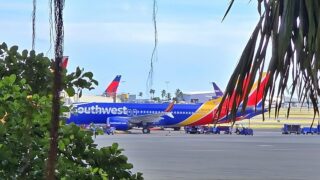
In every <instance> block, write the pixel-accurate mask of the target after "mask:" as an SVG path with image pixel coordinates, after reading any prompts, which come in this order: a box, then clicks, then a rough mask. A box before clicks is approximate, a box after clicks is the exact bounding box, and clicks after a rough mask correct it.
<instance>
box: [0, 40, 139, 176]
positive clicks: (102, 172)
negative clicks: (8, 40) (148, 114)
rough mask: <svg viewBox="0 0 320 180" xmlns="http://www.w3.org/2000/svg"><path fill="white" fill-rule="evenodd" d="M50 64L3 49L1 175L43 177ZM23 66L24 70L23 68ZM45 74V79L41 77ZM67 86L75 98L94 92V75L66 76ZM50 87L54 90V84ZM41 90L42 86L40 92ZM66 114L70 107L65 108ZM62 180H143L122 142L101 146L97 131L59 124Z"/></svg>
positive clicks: (79, 71)
mask: <svg viewBox="0 0 320 180" xmlns="http://www.w3.org/2000/svg"><path fill="white" fill-rule="evenodd" d="M50 67H51V61H50V60H49V59H48V58H46V57H44V56H43V54H36V53H35V52H34V51H30V53H28V51H27V50H24V51H22V53H21V54H20V53H18V47H17V46H13V47H11V48H10V49H8V48H7V45H6V44H5V43H3V44H2V45H1V47H0V89H1V93H0V162H1V163H0V177H1V178H4V179H42V178H43V177H44V168H45V166H46V160H47V158H48V157H47V156H48V149H49V126H50V119H51V99H52V97H51V95H49V94H50V92H51V91H50V88H49V87H50V86H51V84H52V72H51V71H50ZM21 68H22V69H21ZM38 76H41V77H38ZM64 78H65V79H64V86H63V87H64V88H65V89H69V91H71V94H72V90H70V89H72V88H73V87H75V88H77V91H78V92H81V90H82V89H83V88H87V89H92V84H97V82H96V81H95V80H94V79H92V78H93V74H92V73H91V72H84V70H83V69H80V68H77V70H76V72H75V73H71V74H69V75H67V74H66V72H64ZM49 84H50V86H49ZM40 87H41V88H40ZM73 92H75V90H73ZM61 110H62V112H66V111H67V110H68V108H66V107H62V109H61ZM59 126H60V127H59V132H58V135H59V137H58V139H59V141H58V149H59V152H58V163H57V167H56V178H57V179H143V178H142V174H141V173H137V174H134V173H132V172H131V171H130V170H131V169H132V167H133V166H132V164H130V163H128V162H127V160H128V159H127V157H126V156H124V155H122V151H123V149H119V148H118V144H113V145H112V146H111V147H104V148H101V149H98V148H97V145H96V144H94V141H93V139H92V136H93V134H92V132H90V131H83V130H81V129H80V128H79V127H78V126H76V125H74V124H69V125H65V124H64V120H61V121H60V125H59Z"/></svg>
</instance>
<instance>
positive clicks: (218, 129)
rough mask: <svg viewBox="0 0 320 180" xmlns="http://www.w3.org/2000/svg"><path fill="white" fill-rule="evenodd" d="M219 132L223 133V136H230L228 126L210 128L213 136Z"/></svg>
mask: <svg viewBox="0 0 320 180" xmlns="http://www.w3.org/2000/svg"><path fill="white" fill-rule="evenodd" d="M221 132H224V134H232V132H231V128H230V126H218V127H214V128H212V133H213V134H220V133H221Z"/></svg>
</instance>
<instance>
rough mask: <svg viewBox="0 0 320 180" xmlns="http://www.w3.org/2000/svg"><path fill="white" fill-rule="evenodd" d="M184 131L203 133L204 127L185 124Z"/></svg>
mask: <svg viewBox="0 0 320 180" xmlns="http://www.w3.org/2000/svg"><path fill="white" fill-rule="evenodd" d="M184 130H185V132H186V133H187V134H188V133H189V134H203V133H204V128H203V127H202V126H185V127H184Z"/></svg>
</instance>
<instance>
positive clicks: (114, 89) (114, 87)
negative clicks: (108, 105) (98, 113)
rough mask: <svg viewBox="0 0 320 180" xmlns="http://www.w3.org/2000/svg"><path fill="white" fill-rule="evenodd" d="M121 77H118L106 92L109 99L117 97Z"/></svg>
mask: <svg viewBox="0 0 320 180" xmlns="http://www.w3.org/2000/svg"><path fill="white" fill-rule="evenodd" d="M120 79H121V75H117V76H116V77H115V78H114V80H113V81H112V82H111V83H110V84H109V86H108V87H107V88H106V90H105V91H104V94H105V95H106V96H108V97H115V96H116V95H117V90H118V86H119V83H120Z"/></svg>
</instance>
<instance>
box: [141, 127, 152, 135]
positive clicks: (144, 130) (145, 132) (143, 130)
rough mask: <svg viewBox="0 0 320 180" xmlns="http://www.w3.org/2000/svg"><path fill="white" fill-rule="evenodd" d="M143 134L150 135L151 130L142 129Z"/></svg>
mask: <svg viewBox="0 0 320 180" xmlns="http://www.w3.org/2000/svg"><path fill="white" fill-rule="evenodd" d="M142 133H143V134H149V133H150V129H149V128H143V129H142Z"/></svg>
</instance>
